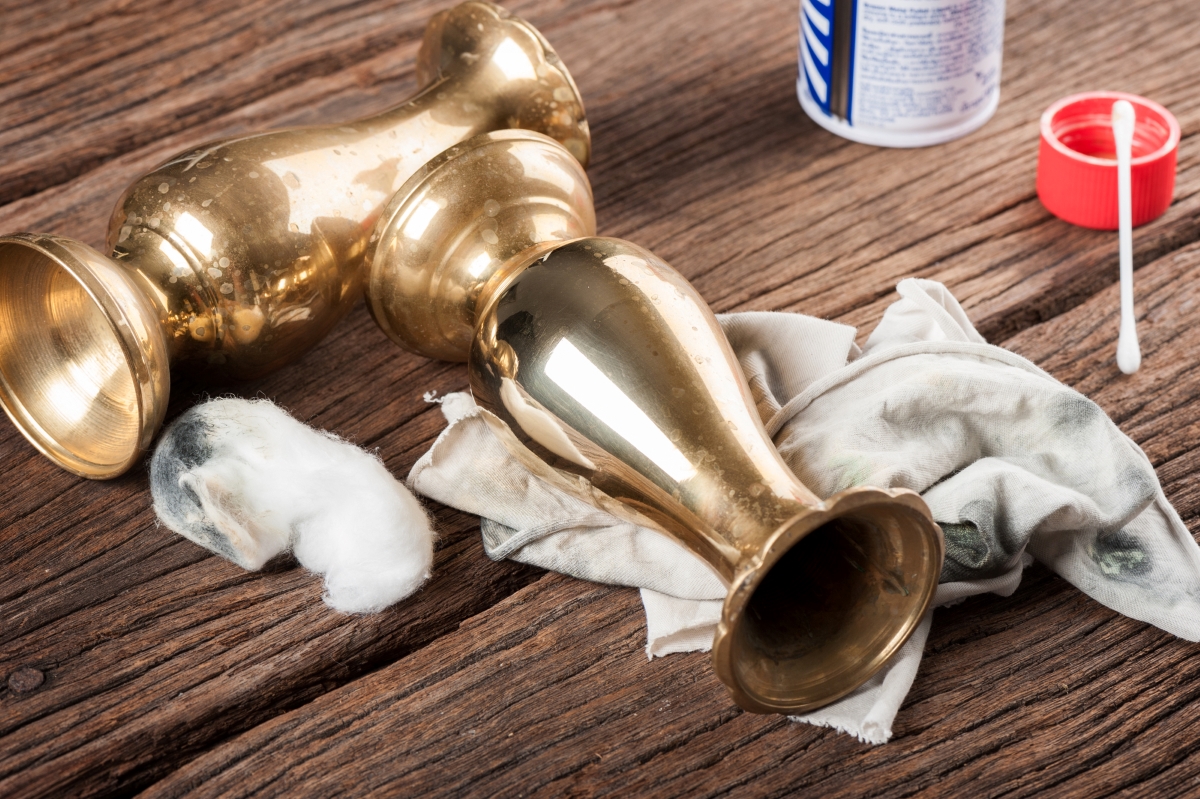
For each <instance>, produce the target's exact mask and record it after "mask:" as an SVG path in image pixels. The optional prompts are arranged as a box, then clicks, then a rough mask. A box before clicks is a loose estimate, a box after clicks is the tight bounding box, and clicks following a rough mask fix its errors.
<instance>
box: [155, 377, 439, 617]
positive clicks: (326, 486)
mask: <svg viewBox="0 0 1200 799" xmlns="http://www.w3.org/2000/svg"><path fill="white" fill-rule="evenodd" d="M150 490H151V493H152V494H153V496H154V510H155V512H156V513H157V514H158V518H159V519H161V520H162V522H163V524H165V525H166V526H167V527H169V528H170V529H172V530H174V531H175V532H177V533H179V534H180V535H182V536H185V537H186V538H189V539H191V540H192V541H195V542H196V543H197V544H200V545H201V546H203V547H205V548H206V549H209V550H211V551H213V552H216V553H217V554H218V555H221V556H222V557H225V558H228V559H229V560H231V561H233V562H234V563H237V564H238V565H239V566H242V567H243V568H246V569H259V568H261V567H262V565H263V564H264V563H266V562H267V561H268V560H270V559H271V558H273V557H275V556H276V555H278V554H280V553H281V552H285V551H287V550H288V549H291V550H292V551H293V552H294V554H295V556H296V559H297V560H298V561H299V562H300V564H301V565H302V566H304V567H305V568H307V569H310V570H312V571H314V572H317V573H318V574H322V575H324V577H325V602H326V603H327V604H329V605H330V606H331V607H333V608H334V609H336V610H340V611H343V612H346V613H371V612H374V611H378V610H382V609H383V608H385V607H387V606H388V605H391V604H393V603H394V602H397V601H399V600H401V599H403V598H404V597H406V596H408V595H409V594H411V593H412V592H413V591H415V590H417V588H418V587H419V586H420V585H421V583H423V582H424V581H425V579H426V578H428V577H429V570H430V567H431V566H432V564H433V530H432V528H431V527H430V524H429V518H428V517H427V516H426V515H425V511H424V509H423V508H422V507H421V505H420V503H419V502H417V500H416V498H415V497H413V495H412V494H411V493H409V491H408V489H406V488H405V487H404V486H403V485H401V484H400V483H399V482H397V481H396V479H395V478H393V477H392V475H391V473H390V472H388V470H387V469H386V468H385V467H384V465H383V463H381V462H380V460H379V459H378V458H376V457H374V456H373V455H371V454H369V453H367V452H365V451H363V450H362V449H359V448H358V447H356V446H354V445H352V444H349V443H347V442H345V441H342V440H341V439H339V438H337V437H335V436H332V435H330V434H328V433H323V432H320V431H317V430H314V429H312V428H311V427H308V426H307V425H304V424H302V423H300V422H298V421H296V420H295V419H293V418H292V417H291V416H289V415H288V414H287V413H286V412H284V411H283V410H281V409H280V408H278V407H276V406H275V405H273V404H272V403H270V402H268V401H266V400H258V401H249V400H241V399H216V400H211V401H209V402H206V403H203V404H201V405H197V406H196V407H194V408H192V409H191V410H189V411H187V412H186V413H184V414H183V415H182V416H180V417H179V419H177V420H176V421H175V422H174V423H173V424H172V425H171V426H170V428H168V429H167V431H166V432H165V433H164V434H163V437H162V440H161V441H160V442H159V444H158V448H157V449H156V450H155V452H154V457H153V458H152V459H151V462H150Z"/></svg>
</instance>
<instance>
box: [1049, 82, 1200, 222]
mask: <svg viewBox="0 0 1200 799" xmlns="http://www.w3.org/2000/svg"><path fill="white" fill-rule="evenodd" d="M1117 100H1128V101H1129V102H1130V103H1132V104H1133V109H1134V114H1135V117H1136V119H1135V122H1134V130H1133V161H1132V169H1131V181H1130V189H1131V193H1132V198H1133V224H1134V226H1135V227H1136V226H1137V225H1143V224H1145V223H1147V222H1149V221H1151V220H1154V219H1157V218H1158V217H1160V216H1162V214H1163V212H1165V211H1166V210H1167V206H1169V205H1170V204H1171V198H1172V197H1173V196H1174V194H1175V161H1176V157H1177V153H1178V150H1179V122H1177V121H1176V119H1175V117H1174V116H1172V115H1171V112H1170V111H1168V110H1167V109H1165V108H1163V107H1162V106H1161V105H1159V104H1158V103H1156V102H1154V101H1152V100H1147V99H1146V98H1145V97H1138V96H1137V95H1136V94H1127V93H1125V92H1084V93H1083V94H1073V95H1071V96H1070V97H1064V98H1063V99H1061V100H1059V101H1058V102H1057V103H1055V104H1054V105H1052V106H1050V107H1049V108H1047V109H1046V112H1045V113H1044V114H1042V122H1041V143H1040V145H1039V149H1038V166H1037V193H1038V197H1039V198H1040V199H1041V201H1042V205H1044V206H1046V209H1047V210H1048V211H1050V213H1052V214H1054V215H1055V216H1057V217H1058V218H1060V219H1062V220H1064V221H1066V222H1070V223H1072V224H1075V225H1082V226H1083V227H1089V228H1095V229H1097V230H1116V229H1117V154H1116V144H1115V142H1114V141H1113V132H1112V106H1113V103H1114V102H1116V101H1117Z"/></svg>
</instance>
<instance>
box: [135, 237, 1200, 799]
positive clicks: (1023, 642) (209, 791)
mask: <svg viewBox="0 0 1200 799" xmlns="http://www.w3.org/2000/svg"><path fill="white" fill-rule="evenodd" d="M1139 277H1140V278H1141V281H1140V285H1139V290H1140V292H1141V300H1140V301H1139V303H1138V313H1139V316H1140V321H1141V325H1142V331H1143V346H1144V353H1145V355H1144V360H1143V365H1142V370H1141V371H1140V372H1138V373H1137V374H1136V375H1134V376H1133V377H1130V378H1123V377H1120V376H1119V372H1117V370H1116V366H1115V364H1114V363H1113V360H1114V349H1115V333H1116V330H1117V314H1116V311H1115V309H1116V308H1117V291H1116V287H1113V288H1110V289H1108V290H1105V291H1104V292H1101V293H1100V294H1098V295H1096V296H1095V297H1093V298H1092V299H1090V300H1089V301H1087V302H1086V303H1084V304H1083V305H1081V306H1079V307H1078V308H1076V309H1075V310H1074V311H1072V312H1070V313H1067V314H1063V315H1061V316H1059V317H1057V318H1055V319H1054V320H1052V321H1050V322H1047V323H1045V324H1043V325H1039V326H1037V327H1034V328H1031V329H1029V330H1027V331H1025V332H1023V333H1022V334H1021V335H1019V336H1017V337H1015V338H1014V339H1012V340H1010V341H1009V342H1007V343H1008V345H1009V346H1010V347H1011V348H1012V349H1014V350H1016V351H1017V352H1019V353H1021V354H1024V355H1026V356H1028V357H1031V358H1033V359H1034V360H1035V361H1037V362H1038V363H1039V364H1040V365H1042V366H1043V367H1045V368H1047V369H1049V370H1050V371H1051V372H1052V373H1053V374H1054V375H1055V376H1056V377H1059V378H1060V379H1062V380H1063V381H1064V382H1066V383H1068V384H1069V385H1073V386H1077V387H1080V388H1089V387H1090V388H1091V389H1092V390H1091V392H1090V393H1091V395H1092V396H1093V397H1094V398H1095V399H1096V400H1097V402H1099V403H1100V404H1101V405H1102V406H1103V407H1104V408H1105V410H1106V411H1108V412H1109V413H1110V414H1111V415H1113V417H1114V418H1116V419H1119V420H1121V422H1122V426H1123V428H1124V429H1125V430H1127V431H1128V432H1130V434H1131V435H1133V437H1134V438H1135V440H1138V441H1139V442H1141V443H1143V444H1144V445H1146V447H1147V452H1148V453H1149V454H1150V456H1151V459H1152V460H1153V461H1154V463H1155V466H1156V467H1159V468H1160V469H1162V470H1163V472H1164V474H1163V479H1164V485H1165V488H1166V490H1167V493H1168V496H1169V497H1170V498H1171V499H1172V501H1173V502H1174V503H1175V505H1176V507H1177V508H1178V509H1179V510H1180V512H1181V513H1182V514H1183V515H1184V516H1185V518H1188V519H1191V520H1195V519H1196V517H1197V515H1198V514H1200V497H1197V495H1196V489H1197V488H1198V487H1200V479H1198V478H1197V477H1196V474H1195V472H1196V468H1197V466H1200V455H1198V454H1196V453H1194V452H1188V451H1182V452H1175V451H1172V450H1171V449H1170V448H1169V447H1167V448H1164V446H1163V445H1164V444H1165V442H1164V441H1162V438H1163V436H1164V435H1169V432H1168V431H1171V430H1172V428H1177V426H1178V424H1179V422H1180V420H1181V419H1187V420H1190V423H1191V424H1192V425H1195V424H1196V420H1197V419H1200V370H1197V369H1196V368H1194V366H1193V365H1192V364H1190V363H1186V362H1185V361H1186V359H1183V358H1180V357H1179V353H1181V352H1197V351H1200V330H1198V329H1197V328H1196V327H1195V326H1194V325H1192V324H1191V318H1190V317H1191V313H1190V312H1191V311H1192V309H1194V308H1196V307H1197V305H1198V304H1200V246H1192V247H1190V248H1187V249H1185V250H1182V251H1180V252H1178V253H1176V254H1173V255H1171V256H1168V257H1166V258H1163V259H1160V260H1158V261H1156V262H1154V263H1153V264H1150V265H1148V266H1147V267H1145V268H1144V269H1143V270H1142V271H1141V273H1140V274H1139ZM1068 350H1069V352H1070V353H1071V355H1067V354H1066V352H1067V351H1068ZM1163 384H1169V385H1171V386H1173V387H1174V388H1175V390H1176V391H1177V392H1178V394H1177V395H1176V397H1175V400H1174V402H1173V404H1172V406H1171V408H1170V409H1164V408H1161V407H1155V405H1154V403H1147V402H1145V397H1146V395H1147V393H1148V392H1147V387H1152V386H1158V385H1163ZM1175 440H1176V441H1178V440H1179V438H1178V437H1176V438H1175ZM1185 440H1192V441H1194V438H1191V437H1187V438H1185ZM1166 464H1171V465H1172V467H1173V468H1171V469H1169V470H1168V469H1163V467H1164V465H1166ZM644 635H645V630H644V624H643V621H642V616H641V610H640V603H639V602H638V601H637V595H636V593H635V592H634V591H632V590H628V589H616V588H607V587H600V586H594V585H590V584H586V583H581V582H572V581H569V580H567V579H566V578H562V577H559V576H557V575H553V576H547V577H544V578H543V579H541V580H539V581H538V582H536V583H534V584H532V585H530V586H528V587H526V588H524V589H523V590H521V591H520V592H518V593H516V594H513V595H512V596H510V597H508V598H507V599H505V600H503V601H502V602H500V603H498V604H497V605H496V606H494V607H493V608H490V609H489V610H487V611H484V612H483V613H480V614H479V615H478V616H476V617H475V618H473V619H472V620H471V621H470V622H469V623H466V624H464V625H463V626H462V627H460V629H459V630H458V631H456V632H454V633H452V634H450V635H447V636H444V637H442V638H441V639H439V640H438V641H436V642H434V643H432V644H430V645H428V646H426V647H425V648H424V649H422V650H421V651H419V652H416V653H414V654H412V655H410V656H408V657H406V658H405V659H403V660H401V661H399V662H397V663H396V664H394V665H393V666H390V667H388V668H386V669H383V670H381V671H380V672H378V673H377V674H374V675H371V676H369V677H365V678H363V679H361V680H358V681H356V682H354V683H353V684H351V685H348V686H346V687H344V688H341V689H338V690H336V691H333V692H330V693H329V694H327V695H325V696H323V697H321V698H320V699H318V700H316V701H314V702H312V703H310V704H308V705H306V706H304V707H303V708H300V709H298V710H296V711H293V712H290V713H287V714H285V715H283V716H280V717H278V718H276V719H274V720H272V721H270V722H267V723H264V724H262V725H260V726H258V727H257V728H255V729H254V730H252V731H250V732H248V733H246V734H244V735H242V736H240V737H239V738H237V739H235V740H234V741H232V742H230V743H228V744H226V745H224V746H221V747H219V748H217V749H215V750H214V751H212V752H210V753H209V754H207V755H205V756H203V757H201V758H198V759H197V760H196V761H194V762H193V763H191V764H189V765H188V766H185V767H184V768H182V769H180V770H179V771H177V772H176V773H175V774H173V775H171V777H169V778H167V779H166V780H163V781H162V782H160V783H158V784H157V785H155V786H154V787H153V788H152V789H151V790H149V791H148V792H147V795H148V796H155V797H165V796H178V795H182V794H184V793H190V795H193V796H224V795H230V794H236V795H239V796H247V795H267V796H280V795H289V794H293V793H297V792H300V791H315V792H316V793H321V794H324V793H329V792H332V791H335V790H336V791H338V792H345V793H347V794H352V795H366V794H369V793H371V792H375V791H382V792H387V793H396V794H405V795H444V796H493V795H505V796H516V795H520V794H524V795H526V796H533V795H545V796H557V795H576V794H590V795H598V794H616V795H629V794H642V793H661V794H668V795H696V796H714V795H723V794H728V793H736V794H737V795H739V796H741V795H753V796H773V795H782V794H786V793H793V792H795V793H799V792H803V793H806V794H809V795H819V796H861V795H872V796H911V795H914V794H921V795H924V794H930V795H933V794H949V795H962V794H964V793H966V792H969V791H971V792H980V793H982V794H984V795H993V794H998V793H1001V792H1003V793H1004V794H1005V795H1014V796H1035V795H1042V794H1044V793H1045V792H1047V791H1052V792H1055V793H1057V794H1059V795H1071V796H1102V795H1106V794H1108V793H1110V792H1112V791H1115V790H1118V789H1132V788H1137V789H1138V790H1140V791H1143V792H1145V791H1147V790H1148V786H1147V785H1146V783H1147V781H1150V782H1152V783H1153V784H1154V785H1156V786H1158V789H1159V790H1160V791H1161V793H1156V794H1154V795H1170V794H1171V793H1177V794H1179V795H1187V794H1189V793H1190V794H1192V795H1194V793H1195V790H1194V788H1195V785H1196V784H1197V783H1194V782H1193V779H1200V756H1193V749H1194V747H1193V745H1192V742H1193V741H1194V739H1195V736H1196V734H1197V733H1198V732H1200V660H1197V658H1196V657H1195V650H1196V645H1195V644H1192V643H1189V642H1186V641H1181V640H1179V639H1175V638H1173V637H1172V636H1170V635H1169V634H1167V633H1165V632H1162V631H1161V630H1157V629H1155V628H1153V627H1150V626H1149V625H1146V624H1143V623H1140V622H1136V621H1133V620H1131V619H1127V618H1123V617H1121V616H1119V615H1117V614H1116V613H1114V612H1112V611H1110V610H1108V609H1107V608H1104V607H1103V606H1101V605H1099V604H1098V603H1096V602H1094V601H1092V600H1090V599H1088V598H1087V597H1086V596H1084V595H1082V594H1081V593H1079V592H1078V591H1077V590H1075V589H1074V588H1072V587H1071V586H1069V585H1067V584H1065V583H1064V582H1063V581H1061V580H1060V579H1058V578H1057V577H1054V576H1052V575H1050V574H1049V573H1048V572H1046V571H1045V570H1044V569H1041V568H1040V567H1035V568H1033V569H1031V570H1030V572H1029V573H1028V574H1027V575H1026V580H1025V584H1024V585H1023V586H1022V587H1021V588H1020V589H1019V590H1018V592H1017V593H1016V594H1015V595H1014V596H1013V597H1011V598H1008V599H1001V598H997V597H980V598H976V599H972V600H969V601H968V602H966V603H964V604H963V605H961V606H958V607H955V608H949V609H943V610H939V611H938V612H937V614H936V616H935V621H934V633H933V635H932V637H931V639H930V643H929V646H928V650H927V656H926V658H925V661H924V662H923V663H922V666H921V671H920V673H919V674H918V676H917V680H916V684H915V686H914V689H913V691H912V693H911V694H910V696H909V699H908V701H907V702H906V703H905V705H904V707H903V708H902V709H901V711H900V716H899V719H898V722H897V725H896V728H895V733H896V737H895V739H893V741H892V742H891V743H889V744H887V745H886V746H881V747H869V746H865V745H862V744H859V743H857V742H856V741H854V740H853V739H851V738H849V737H848V736H845V735H840V734H837V733H834V732H831V731H827V730H817V729H814V728H811V727H806V726H803V725H798V724H793V723H790V722H787V721H785V720H783V719H781V718H779V717H776V716H755V715H752V714H747V713H743V712H741V711H740V710H739V709H737V708H736V707H735V706H733V705H732V703H731V702H730V701H729V699H728V698H727V697H726V696H725V695H724V693H723V691H722V690H721V688H720V686H719V684H718V683H717V681H716V679H715V677H714V676H713V675H712V673H711V669H710V667H709V665H708V662H707V656H706V655H702V654H698V653H696V654H690V655H675V656H668V657H666V658H662V659H659V660H656V661H654V662H650V663H648V662H647V661H646V658H645V655H644V654H643V652H642V642H643V639H644ZM483 695H487V696H489V697H490V700H489V701H488V702H486V703H480V702H479V701H478V698H479V697H480V696H483Z"/></svg>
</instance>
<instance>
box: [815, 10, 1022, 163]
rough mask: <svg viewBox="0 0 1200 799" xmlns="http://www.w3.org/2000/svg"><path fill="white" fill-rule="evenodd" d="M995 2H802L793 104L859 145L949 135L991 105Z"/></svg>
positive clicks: (976, 122)
mask: <svg viewBox="0 0 1200 799" xmlns="http://www.w3.org/2000/svg"><path fill="white" fill-rule="evenodd" d="M1003 49H1004V0H801V1H800V76H799V78H797V80H796V91H797V93H798V94H799V95H800V105H801V106H802V107H803V108H804V111H805V112H806V113H807V114H808V115H809V116H810V117H812V119H813V121H815V122H816V123H817V124H818V125H820V126H821V127H823V128H825V129H826V130H829V131H832V132H833V133H836V134H838V135H839V136H844V137H845V138H847V139H852V140H853V141H857V142H862V143H864V144H874V145H877V146H880V147H925V146H928V145H931V144H941V143H942V142H947V141H950V140H951V139H957V138H958V137H959V136H965V135H966V134H968V133H970V132H971V131H973V130H975V129H976V128H978V127H980V126H981V125H983V123H985V122H987V121H988V119H990V118H991V116H992V114H993V113H994V112H995V110H996V105H997V104H998V103H999V101H1000V58H1001V55H1002V54H1003Z"/></svg>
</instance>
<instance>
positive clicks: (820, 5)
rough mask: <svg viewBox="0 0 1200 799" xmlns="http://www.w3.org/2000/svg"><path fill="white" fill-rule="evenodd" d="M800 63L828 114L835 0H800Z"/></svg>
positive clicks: (810, 88) (809, 84)
mask: <svg viewBox="0 0 1200 799" xmlns="http://www.w3.org/2000/svg"><path fill="white" fill-rule="evenodd" d="M800 65H801V69H802V72H803V73H804V78H805V80H807V81H808V90H809V92H811V93H812V96H813V98H814V99H815V100H816V101H817V105H819V106H821V110H822V111H824V112H825V113H826V114H828V113H829V89H830V84H831V83H832V77H833V4H832V0H800Z"/></svg>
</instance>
